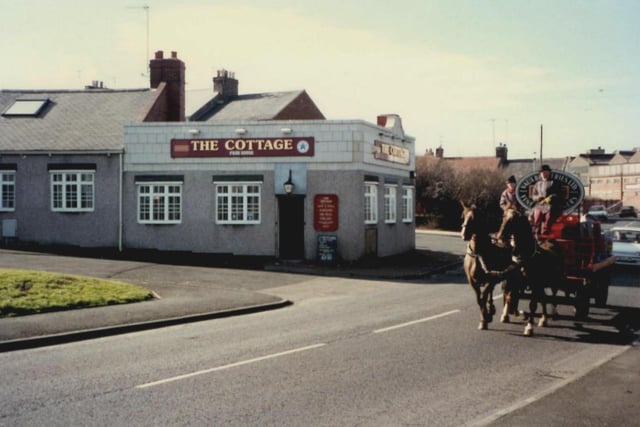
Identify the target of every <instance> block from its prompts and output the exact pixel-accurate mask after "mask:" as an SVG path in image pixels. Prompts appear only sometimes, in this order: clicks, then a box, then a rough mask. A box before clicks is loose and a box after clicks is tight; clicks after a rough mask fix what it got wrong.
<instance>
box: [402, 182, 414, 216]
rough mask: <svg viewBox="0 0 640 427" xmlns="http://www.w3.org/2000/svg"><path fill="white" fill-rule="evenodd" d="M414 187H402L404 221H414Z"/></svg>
mask: <svg viewBox="0 0 640 427" xmlns="http://www.w3.org/2000/svg"><path fill="white" fill-rule="evenodd" d="M414 209H415V207H414V201H413V187H408V186H403V187H402V222H413V211H414Z"/></svg>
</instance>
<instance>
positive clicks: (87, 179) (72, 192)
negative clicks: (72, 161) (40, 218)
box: [49, 169, 96, 212]
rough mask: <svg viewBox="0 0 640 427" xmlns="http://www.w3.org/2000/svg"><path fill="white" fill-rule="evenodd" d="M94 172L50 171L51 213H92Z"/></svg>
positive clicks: (93, 204) (93, 207)
mask: <svg viewBox="0 0 640 427" xmlns="http://www.w3.org/2000/svg"><path fill="white" fill-rule="evenodd" d="M95 175H96V171H95V170H73V169H69V170H50V171H49V178H50V181H51V211H53V212H93V211H94V209H95Z"/></svg>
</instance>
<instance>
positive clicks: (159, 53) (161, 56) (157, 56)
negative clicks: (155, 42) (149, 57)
mask: <svg viewBox="0 0 640 427" xmlns="http://www.w3.org/2000/svg"><path fill="white" fill-rule="evenodd" d="M163 57H164V52H163V51H161V50H159V51H157V52H156V59H162V58H163Z"/></svg>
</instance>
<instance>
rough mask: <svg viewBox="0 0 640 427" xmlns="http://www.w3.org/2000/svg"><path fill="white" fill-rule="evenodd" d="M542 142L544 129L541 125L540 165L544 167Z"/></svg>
mask: <svg viewBox="0 0 640 427" xmlns="http://www.w3.org/2000/svg"><path fill="white" fill-rule="evenodd" d="M542 141H543V129H542V125H540V165H542Z"/></svg>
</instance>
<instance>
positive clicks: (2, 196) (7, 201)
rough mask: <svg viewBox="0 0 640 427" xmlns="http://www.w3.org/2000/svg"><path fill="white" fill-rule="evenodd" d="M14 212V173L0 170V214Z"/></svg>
mask: <svg viewBox="0 0 640 427" xmlns="http://www.w3.org/2000/svg"><path fill="white" fill-rule="evenodd" d="M15 210H16V171H15V170H0V212H13V211H15Z"/></svg>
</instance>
